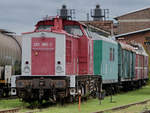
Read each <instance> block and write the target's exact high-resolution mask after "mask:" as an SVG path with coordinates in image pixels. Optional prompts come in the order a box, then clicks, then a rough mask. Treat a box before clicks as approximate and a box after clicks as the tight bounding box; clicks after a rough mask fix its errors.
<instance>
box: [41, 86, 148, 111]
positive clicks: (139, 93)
mask: <svg viewBox="0 0 150 113" xmlns="http://www.w3.org/2000/svg"><path fill="white" fill-rule="evenodd" d="M146 99H150V86H146V87H144V88H142V89H140V90H136V91H132V92H128V93H123V94H117V95H115V96H113V101H114V102H113V103H111V102H110V97H106V98H105V99H104V100H103V101H102V104H101V105H100V104H99V100H98V99H90V100H88V101H87V102H83V103H82V104H81V111H80V113H92V112H96V111H100V110H105V109H109V108H112V107H117V106H121V105H126V104H130V103H134V102H140V101H144V100H146ZM40 113H79V111H78V104H77V103H75V104H69V105H65V106H63V107H62V106H60V105H57V106H52V107H49V108H47V109H43V110H42V111H41V112H40Z"/></svg>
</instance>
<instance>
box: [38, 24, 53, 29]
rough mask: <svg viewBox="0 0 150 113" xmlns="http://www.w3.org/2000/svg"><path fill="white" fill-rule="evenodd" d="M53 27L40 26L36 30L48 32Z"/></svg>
mask: <svg viewBox="0 0 150 113" xmlns="http://www.w3.org/2000/svg"><path fill="white" fill-rule="evenodd" d="M51 27H53V25H40V26H39V27H38V29H37V30H50V29H51Z"/></svg>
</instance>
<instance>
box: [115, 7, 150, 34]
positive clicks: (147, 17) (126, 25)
mask: <svg viewBox="0 0 150 113" xmlns="http://www.w3.org/2000/svg"><path fill="white" fill-rule="evenodd" d="M114 19H115V20H116V21H117V24H118V25H117V29H116V34H123V33H128V32H134V31H138V30H143V29H147V28H150V8H145V9H141V10H138V11H134V12H131V13H127V14H124V15H121V16H118V17H116V18H114Z"/></svg>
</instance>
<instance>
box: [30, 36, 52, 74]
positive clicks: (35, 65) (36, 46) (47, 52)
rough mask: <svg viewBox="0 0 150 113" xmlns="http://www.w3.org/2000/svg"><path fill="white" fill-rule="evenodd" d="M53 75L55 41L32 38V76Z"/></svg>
mask: <svg viewBox="0 0 150 113" xmlns="http://www.w3.org/2000/svg"><path fill="white" fill-rule="evenodd" d="M54 74H55V39H54V38H32V75H54Z"/></svg>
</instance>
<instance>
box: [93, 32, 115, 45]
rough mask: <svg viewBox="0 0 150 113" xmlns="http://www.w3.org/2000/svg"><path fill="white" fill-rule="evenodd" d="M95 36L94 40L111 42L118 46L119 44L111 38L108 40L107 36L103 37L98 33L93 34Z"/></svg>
mask: <svg viewBox="0 0 150 113" xmlns="http://www.w3.org/2000/svg"><path fill="white" fill-rule="evenodd" d="M92 35H93V37H92V38H93V40H103V41H105V42H109V43H113V44H117V42H116V41H115V40H113V39H111V38H107V37H105V36H102V35H98V34H96V33H92Z"/></svg>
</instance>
